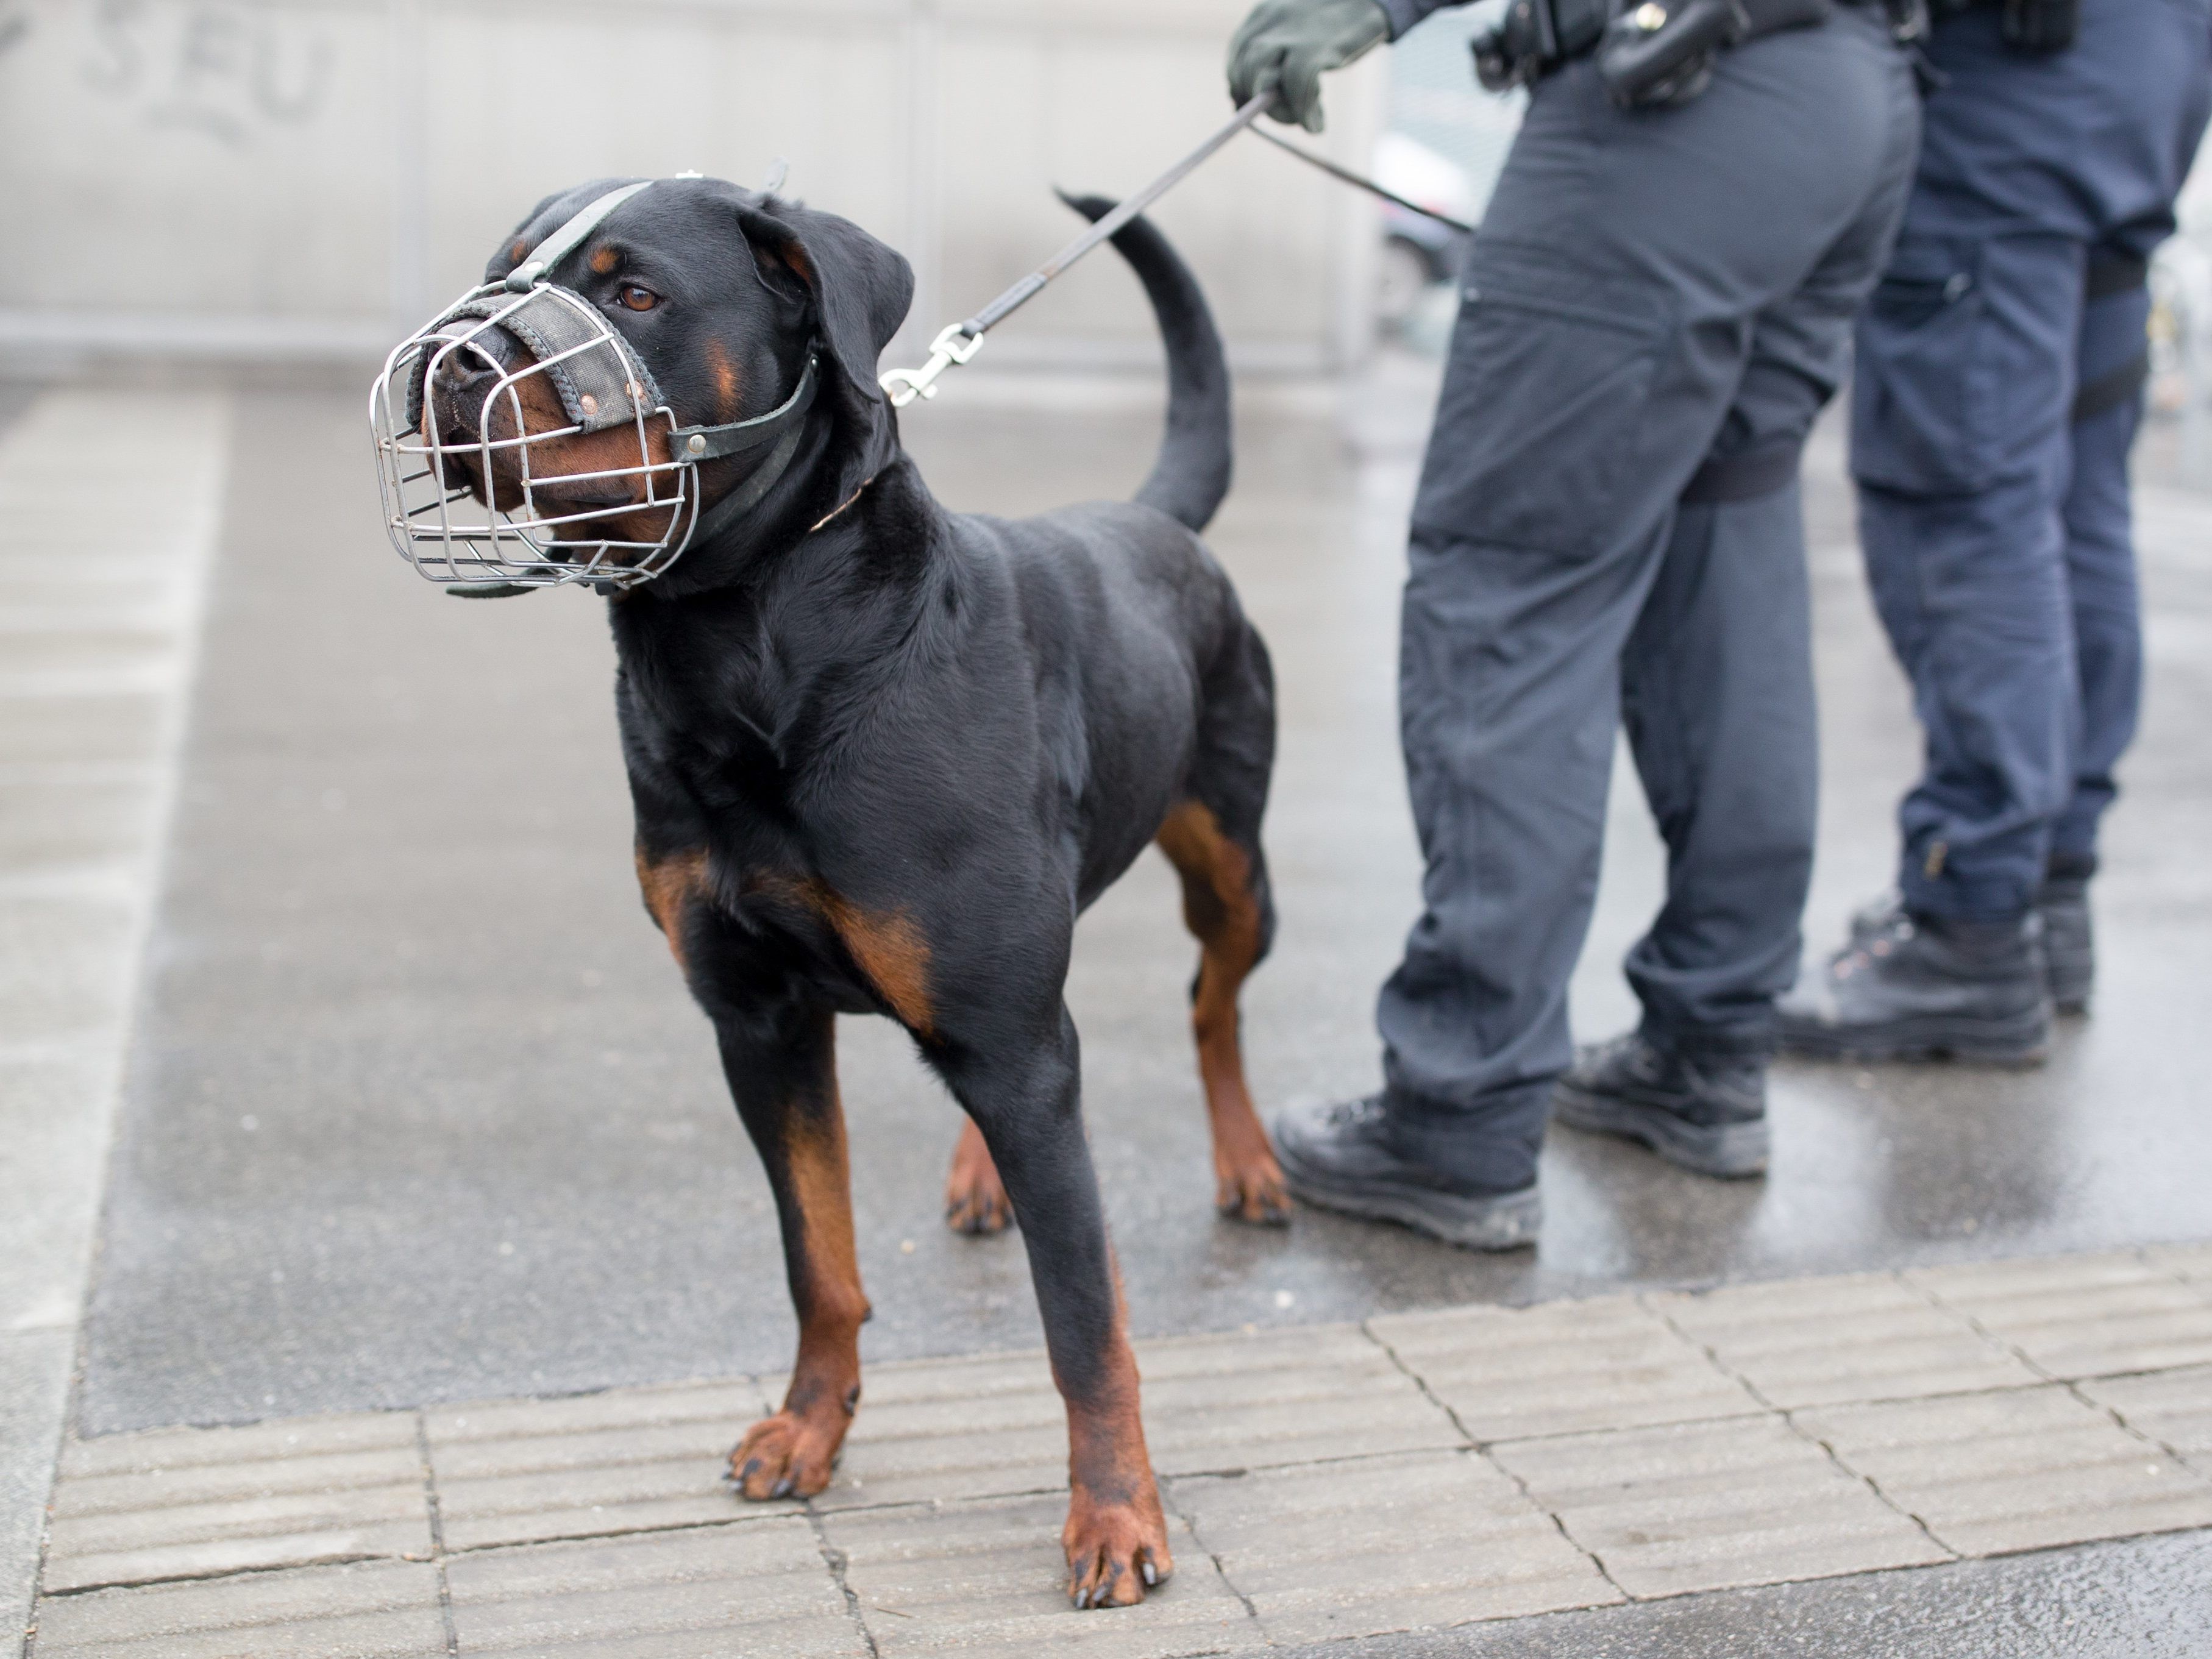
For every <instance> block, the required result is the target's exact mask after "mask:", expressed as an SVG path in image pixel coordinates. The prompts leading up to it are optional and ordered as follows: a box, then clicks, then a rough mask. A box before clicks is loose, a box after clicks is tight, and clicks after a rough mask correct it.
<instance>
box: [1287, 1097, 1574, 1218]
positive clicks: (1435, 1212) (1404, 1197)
mask: <svg viewBox="0 0 2212 1659" xmlns="http://www.w3.org/2000/svg"><path fill="white" fill-rule="evenodd" d="M1275 1156H1276V1158H1278V1159H1279V1160H1280V1162H1281V1164H1282V1166H1283V1180H1284V1182H1285V1183H1286V1184H1287V1185H1288V1186H1289V1188H1290V1189H1291V1192H1292V1193H1293V1194H1296V1195H1297V1197H1298V1198H1300V1199H1302V1200H1304V1201H1305V1202H1306V1203H1308V1204H1316V1205H1319V1206H1321V1207H1322V1209H1324V1210H1341V1211H1343V1212H1345V1213H1346V1214H1347V1215H1358V1216H1367V1217H1370V1218H1373V1219H1376V1220H1380V1221H1395V1222H1397V1223H1399V1224H1400V1225H1403V1226H1407V1227H1411V1228H1413V1230H1414V1231H1416V1232H1423V1233H1426V1234H1428V1235H1429V1236H1430V1237H1431V1238H1441V1239H1443V1240H1444V1241H1445V1242H1446V1243H1451V1244H1458V1245H1462V1246H1463V1247H1465V1248H1466V1249H1470V1250H1511V1249H1519V1248H1520V1247H1521V1246H1522V1245H1524V1244H1534V1243H1535V1242H1536V1233H1537V1231H1538V1229H1539V1228H1541V1226H1542V1225H1543V1220H1544V1205H1543V1200H1542V1199H1541V1197H1540V1196H1539V1195H1538V1194H1537V1191H1536V1188H1535V1186H1534V1183H1533V1182H1532V1183H1531V1184H1530V1185H1528V1186H1526V1187H1523V1188H1521V1189H1520V1190H1518V1191H1517V1192H1491V1191H1486V1190H1484V1189H1482V1188H1478V1187H1473V1186H1470V1185H1468V1184H1466V1183H1464V1182H1459V1181H1456V1180H1455V1179H1454V1178H1452V1177H1451V1176H1448V1175H1446V1174H1445V1173H1443V1171H1441V1170H1438V1169H1437V1168H1436V1167H1435V1165H1434V1164H1433V1163H1432V1162H1431V1161H1430V1160H1428V1159H1425V1158H1419V1157H1416V1156H1414V1155H1413V1154H1412V1153H1410V1152H1408V1151H1407V1148H1406V1146H1405V1145H1404V1138H1403V1137H1402V1136H1398V1135H1394V1134H1393V1133H1392V1132H1391V1123H1390V1115H1389V1111H1388V1109H1386V1107H1385V1105H1384V1103H1383V1099H1382V1097H1380V1096H1370V1097H1368V1098H1367V1099H1365V1100H1354V1101H1350V1102H1347V1103H1345V1104H1343V1105H1339V1106H1293V1107H1291V1108H1290V1109H1287V1110H1285V1111H1284V1112H1282V1113H1280V1114H1279V1115H1277V1117H1276V1119H1275Z"/></svg>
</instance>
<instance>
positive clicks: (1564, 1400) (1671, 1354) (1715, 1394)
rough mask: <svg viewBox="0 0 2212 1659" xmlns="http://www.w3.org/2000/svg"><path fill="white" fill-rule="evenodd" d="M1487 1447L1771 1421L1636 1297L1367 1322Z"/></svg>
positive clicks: (1722, 1374)
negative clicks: (1712, 1422)
mask: <svg viewBox="0 0 2212 1659" xmlns="http://www.w3.org/2000/svg"><path fill="white" fill-rule="evenodd" d="M1368 1328H1369V1329H1370V1330H1371V1331H1373V1332H1374V1333H1375V1334H1376V1336H1378V1337H1380V1338H1381V1339H1382V1340H1383V1341H1385V1342H1387V1343H1389V1345H1390V1347H1391V1348H1392V1350H1393V1351H1394V1352H1395V1353H1396V1354H1397V1356H1398V1358H1400V1359H1401V1360H1402V1361H1404V1362H1405V1364H1407V1367H1408V1368H1409V1369H1411V1370H1413V1373H1414V1375H1416V1376H1419V1378H1420V1379H1421V1380H1422V1382H1424V1383H1426V1384H1427V1385H1428V1388H1429V1391H1430V1392H1431V1394H1433V1395H1436V1397H1437V1399H1439V1400H1441V1401H1443V1403H1444V1404H1445V1405H1447V1406H1449V1407H1451V1409H1452V1412H1453V1413H1454V1414H1455V1416H1457V1417H1458V1419H1459V1420H1460V1421H1461V1422H1462V1423H1463V1424H1465V1425H1467V1430H1468V1433H1470V1434H1472V1435H1474V1437H1475V1438H1476V1439H1477V1440H1481V1441H1490V1440H1516V1439H1521V1438H1523V1437H1527V1436H1529V1435H1540V1434H1566V1433H1572V1432H1576V1431H1581V1430H1584V1429H1596V1428H1635V1427H1640V1426H1643V1425H1648V1424H1656V1423H1681V1422H1688V1421H1692V1420H1695V1419H1702V1418H1710V1417H1731V1416H1744V1415H1747V1414H1748V1413H1755V1412H1758V1411H1759V1410H1761V1409H1762V1407H1760V1406H1759V1402H1758V1401H1756V1400H1754V1399H1753V1397H1752V1396H1751V1395H1750V1394H1749V1393H1748V1392H1747V1390H1746V1389H1744V1387H1743V1385H1742V1384H1741V1383H1738V1382H1736V1381H1735V1379H1734V1378H1732V1377H1730V1376H1727V1375H1725V1374H1724V1373H1723V1372H1722V1371H1721V1370H1720V1369H1719V1368H1718V1367H1717V1366H1716V1365H1715V1364H1713V1363H1712V1361H1711V1360H1710V1359H1708V1358H1706V1357H1705V1354H1704V1353H1703V1352H1700V1351H1699V1348H1698V1347H1697V1346H1696V1345H1695V1344H1693V1343H1691V1342H1688V1341H1686V1340H1684V1339H1683V1338H1682V1337H1681V1336H1680V1335H1679V1334H1676V1333H1675V1332H1674V1331H1672V1330H1669V1329H1668V1328H1667V1325H1666V1323H1665V1322H1663V1321H1662V1320H1661V1319H1659V1318H1658V1317H1657V1316H1655V1315H1653V1314H1651V1313H1649V1312H1647V1311H1646V1310H1644V1308H1643V1307H1641V1306H1639V1305H1638V1303H1637V1302H1636V1300H1635V1299H1634V1298H1633V1297H1595V1298H1593V1299H1591V1300H1589V1301H1586V1302H1554V1303H1548V1304H1545V1305H1543V1306H1541V1307H1535V1308H1517V1309H1515V1308H1468V1309H1462V1310H1455V1311H1452V1312H1449V1313H1434V1314H1406V1315H1400V1316H1395V1317H1392V1318H1388V1319H1375V1320H1370V1321H1369V1322H1368Z"/></svg>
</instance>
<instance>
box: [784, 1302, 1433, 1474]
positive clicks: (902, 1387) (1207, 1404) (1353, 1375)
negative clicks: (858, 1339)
mask: <svg viewBox="0 0 2212 1659" xmlns="http://www.w3.org/2000/svg"><path fill="white" fill-rule="evenodd" d="M1136 1347H1137V1365H1138V1369H1139V1371H1140V1372H1141V1373H1142V1375H1143V1377H1144V1401H1145V1436H1146V1444H1147V1445H1148V1446H1149V1447H1150V1449H1151V1450H1152V1467H1153V1468H1154V1470H1155V1471H1156V1472H1158V1474H1161V1475H1163V1476H1165V1475H1170V1474H1200V1473H1209V1472H1220V1471H1233V1470H1238V1469H1247V1468H1268V1467H1273V1466H1275V1465H1279V1464H1285V1463H1301V1462H1311V1461H1313V1460H1315V1459H1318V1458H1331V1457H1352V1456H1364V1455H1371V1454H1378V1453H1383V1452H1389V1451H1405V1450H1413V1449H1417V1448H1421V1447H1431V1446H1434V1447H1443V1446H1455V1445H1458V1444H1460V1443H1462V1441H1461V1437H1460V1435H1459V1432H1458V1431H1457V1430H1456V1429H1455V1428H1454V1427H1453V1426H1452V1423H1451V1419H1449V1418H1448V1417H1447V1416H1445V1415H1444V1413H1443V1412H1441V1411H1439V1410H1437V1407H1436V1406H1435V1405H1434V1404H1433V1403H1431V1401H1428V1400H1427V1399H1425V1398H1424V1397H1423V1395H1422V1394H1421V1391H1420V1389H1419V1385H1417V1384H1416V1383H1414V1382H1413V1380H1412V1379H1411V1378H1409V1377H1408V1376H1406V1374H1405V1373H1404V1372H1403V1371H1402V1370H1400V1369H1399V1368H1398V1367H1397V1366H1396V1365H1395V1364H1393V1363H1392V1362H1391V1358H1390V1356H1389V1354H1388V1353H1386V1352H1384V1351H1383V1349H1382V1348H1381V1347H1380V1346H1377V1345H1376V1343H1375V1342H1373V1341H1372V1340H1370V1339H1369V1338H1368V1337H1366V1336H1365V1335H1364V1334H1362V1333H1361V1332H1360V1330H1359V1329H1358V1327H1357V1326H1352V1325H1334V1326H1320V1327H1315V1328H1310V1329H1304V1330H1293V1331H1280V1330H1276V1331H1258V1332H1249V1333H1237V1332H1232V1333H1230V1334H1225V1335H1215V1336H1200V1337H1182V1338H1174V1339H1170V1340H1160V1341H1152V1342H1140V1343H1138V1344H1137V1345H1136ZM768 1386H769V1390H770V1393H771V1394H772V1395H775V1394H778V1393H780V1392H781V1379H771V1380H770V1382H769V1385H768ZM862 1386H863V1393H862V1395H861V1404H860V1416H859V1417H858V1418H857V1419H855V1420H854V1425H853V1432H852V1436H851V1437H850V1438H849V1439H848V1441H847V1442H846V1444H845V1453H844V1456H843V1459H842V1462H841V1463H840V1464H839V1467H838V1473H837V1478H836V1480H835V1481H834V1482H833V1483H832V1484H831V1486H830V1488H829V1491H828V1492H826V1493H824V1494H823V1496H822V1498H820V1499H818V1500H817V1502H818V1503H819V1504H823V1505H826V1506H828V1507H831V1508H852V1507H854V1506H856V1505H860V1504H892V1503H913V1502H917V1501H921V1500H932V1501H936V1500H943V1499H949V1498H992V1497H1012V1496H1015V1495H1018V1494H1020V1493H1022V1492H1055V1491H1060V1490H1063V1489H1065V1488H1066V1485H1067V1418H1066V1410H1065V1408H1064V1407H1063V1406H1062V1405H1061V1403H1060V1395H1059V1393H1058V1391H1057V1390H1055V1389H1054V1387H1053V1386H1052V1371H1051V1368H1050V1366H1049V1365H1048V1364H1047V1362H1046V1360H1045V1357H1044V1356H1043V1355H1042V1354H1041V1353H1026V1354H1003V1355H998V1354H994V1355H987V1356H984V1357H982V1358H975V1359H965V1360H926V1361H921V1362H918V1363H915V1364H893V1365H876V1366H872V1367H870V1368H869V1370H868V1371H867V1374H866V1377H865V1378H864V1380H863V1385H862Z"/></svg>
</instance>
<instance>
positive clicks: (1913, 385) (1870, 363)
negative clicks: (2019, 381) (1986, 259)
mask: <svg viewBox="0 0 2212 1659" xmlns="http://www.w3.org/2000/svg"><path fill="white" fill-rule="evenodd" d="M1981 262H1982V254H1981V251H1980V250H1979V249H1978V247H1977V246H1974V245H1972V244H1970V243H1959V242H1937V241H1928V242H1919V243H1914V244H1910V245H1905V246H1899V249H1898V251H1897V253H1896V255H1895V257H1894V258H1893V259H1892V260H1891V262H1890V267H1889V270H1888V271H1887V274H1885V275H1884V276H1883V277H1882V279H1881V283H1880V284H1879V285H1878V286H1877V287H1876V288H1875V291H1874V294H1873V295H1872V297H1871V298H1870V299H1869V301H1868V302H1867V308H1866V312H1865V314H1864V315H1863V317H1862V318H1861V319H1860V321H1859V328H1858V351H1857V361H1856V362H1855V363H1854V364H1853V367H1852V382H1851V471H1852V474H1853V475H1854V476H1855V477H1857V478H1858V479H1860V480H1861V481H1862V482H1863V483H1870V484H1873V485H1875V486H1876V487H1877V488H1880V489H1898V490H1904V491H1905V492H1907V493H1910V494H1913V495H1959V494H1962V493H1965V492H1968V491H1972V490H1976V489H1982V488H1983V487H1984V486H1985V485H1986V484H1987V483H1989V482H1990V480H1991V478H1992V477H1994V476H1995V474H1996V465H1997V457H1996V442H1995V440H1994V438H1993V436H1992V435H1991V433H1990V421H1989V418H1988V415H1987V410H1986V404H1987V402H1988V392H1987V385H1988V380H1989V375H1988V368H1987V362H1986V359H1987V357H1988V356H1989V346H1990V341H1989V324H1988V307H1987V304H1986V302H1985V301H1984V297H1983V294H1982V269H1981Z"/></svg>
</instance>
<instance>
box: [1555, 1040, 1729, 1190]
mask: <svg viewBox="0 0 2212 1659" xmlns="http://www.w3.org/2000/svg"><path fill="white" fill-rule="evenodd" d="M1552 1109H1553V1115H1555V1116H1557V1117H1558V1119H1559V1121H1560V1122H1562V1123H1565V1124H1566V1125H1568V1126H1569V1127H1571V1128H1576V1129H1581V1130H1583V1131H1584V1132H1585V1133H1589V1134H1601V1135H1618V1136H1620V1138H1621V1139H1624V1140H1633V1141H1638V1142H1640V1143H1641V1144H1642V1145H1644V1146H1649V1147H1650V1149H1651V1150H1652V1151H1653V1152H1656V1153H1658V1154H1659V1156H1660V1157H1662V1158H1665V1159H1666V1160H1667V1161H1668V1163H1669V1164H1680V1165H1681V1166H1682V1168H1684V1169H1686V1170H1696V1171H1697V1172H1698V1173H1699V1175H1709V1176H1722V1177H1723V1178H1727V1179H1735V1178H1739V1177H1741V1176H1755V1175H1760V1174H1763V1173H1764V1172H1765V1169H1766V1158H1767V1150H1768V1145H1769V1136H1768V1133H1767V1127H1766V1062H1765V1060H1763V1059H1760V1058H1759V1056H1757V1055H1754V1054H1675V1053H1671V1052H1669V1051H1668V1050H1666V1049H1664V1048H1659V1047H1658V1046H1657V1045H1656V1044H1654V1043H1652V1042H1649V1041H1648V1040H1646V1038H1645V1037H1644V1034H1643V1033H1642V1032H1640V1031H1631V1032H1630V1033H1629V1034H1628V1035H1627V1036H1621V1037H1615V1038H1614V1039H1613V1041H1612V1042H1601V1043H1598V1044H1596V1045H1595V1046H1594V1047H1590V1048H1584V1049H1583V1050H1582V1052H1581V1053H1580V1054H1578V1055H1577V1057H1576V1060H1575V1063H1574V1066H1573V1067H1572V1068H1571V1070H1570V1071H1569V1072H1568V1073H1567V1074H1566V1075H1565V1077H1563V1078H1561V1079H1559V1086H1558V1087H1557V1088H1556V1089H1555V1090H1554V1091H1553V1095H1552Z"/></svg>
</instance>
